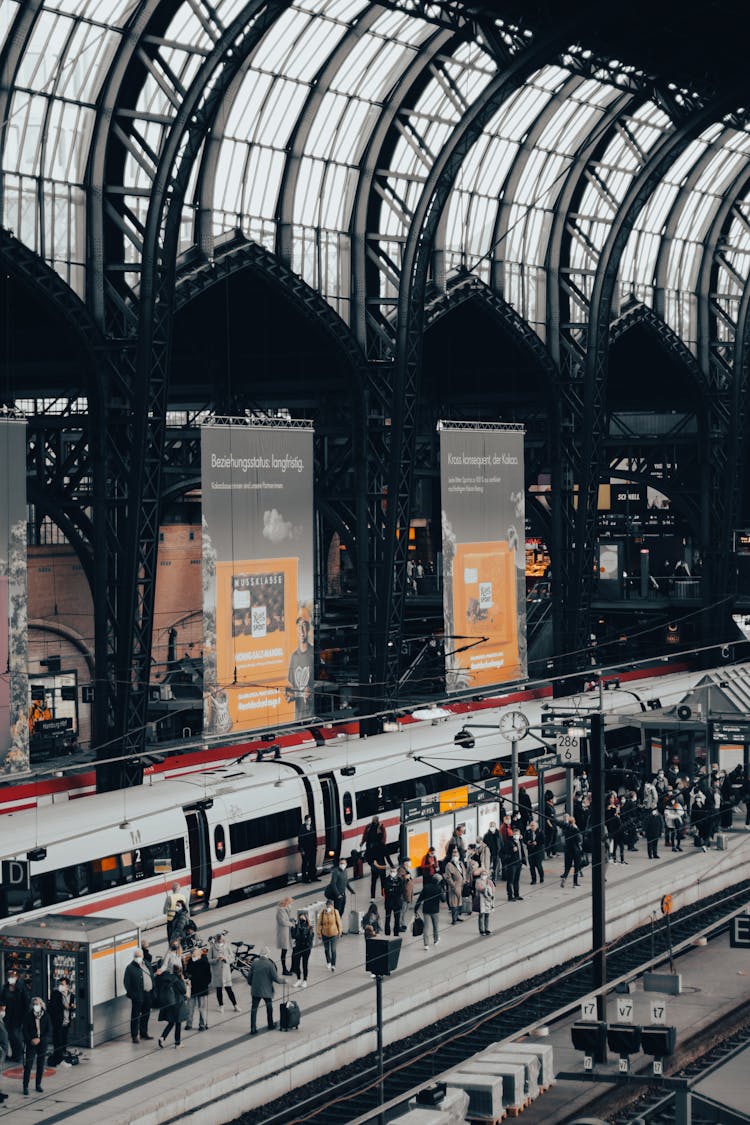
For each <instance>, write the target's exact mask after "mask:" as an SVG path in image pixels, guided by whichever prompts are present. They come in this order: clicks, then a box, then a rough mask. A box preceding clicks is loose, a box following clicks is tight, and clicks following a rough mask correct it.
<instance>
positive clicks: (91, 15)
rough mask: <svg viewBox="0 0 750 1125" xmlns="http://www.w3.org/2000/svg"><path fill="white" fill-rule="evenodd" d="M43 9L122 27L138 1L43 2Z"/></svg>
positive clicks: (60, 0)
mask: <svg viewBox="0 0 750 1125" xmlns="http://www.w3.org/2000/svg"><path fill="white" fill-rule="evenodd" d="M45 7H47V8H51V9H53V10H54V9H56V10H57V11H60V12H69V13H70V14H71V15H75V16H82V17H84V18H85V19H87V20H99V21H101V22H102V23H106V24H109V25H110V26H116V27H122V25H123V24H124V23H125V20H126V19H127V18H128V16H129V15H130V14H131V12H133V11H134V10H135V9H136V8H137V7H138V0H45Z"/></svg>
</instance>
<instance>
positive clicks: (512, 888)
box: [501, 830, 526, 902]
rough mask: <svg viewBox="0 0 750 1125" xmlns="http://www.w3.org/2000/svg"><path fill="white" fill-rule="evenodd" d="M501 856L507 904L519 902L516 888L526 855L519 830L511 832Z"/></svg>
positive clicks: (519, 898) (519, 896)
mask: <svg viewBox="0 0 750 1125" xmlns="http://www.w3.org/2000/svg"><path fill="white" fill-rule="evenodd" d="M501 856H502V861H503V878H504V879H505V890H506V891H507V894H508V902H521V901H522V899H521V895H520V894H519V893H518V888H519V883H520V880H521V867H522V866H523V864H524V863H525V862H526V853H525V849H524V846H523V840H522V839H521V833H520V831H519V830H516V831H515V832H513V833H512V835H511V836H510V837H509V838H507V839H506V840H505V841H504V843H503V850H502V852H501Z"/></svg>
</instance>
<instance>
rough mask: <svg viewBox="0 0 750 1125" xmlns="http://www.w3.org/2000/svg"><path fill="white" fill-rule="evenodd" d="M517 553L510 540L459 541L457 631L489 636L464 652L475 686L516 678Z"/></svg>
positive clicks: (455, 602) (455, 581)
mask: <svg viewBox="0 0 750 1125" xmlns="http://www.w3.org/2000/svg"><path fill="white" fill-rule="evenodd" d="M516 597H517V594H516V567H515V557H514V554H513V552H512V551H511V549H510V545H509V544H508V542H507V541H505V540H499V541H496V542H486V543H458V544H456V553H455V557H454V560H453V613H454V627H455V631H456V634H457V635H458V636H463V637H467V638H468V637H477V638H478V637H482V636H484V637H486V638H487V640H486V641H482V642H481V643H479V644H474V645H472V647H471V648H468V649H467V650H466V651H464V652H462V653H461V654H460V655H461V660H462V663H465V667H466V670H467V671H468V673H469V683H470V684H471V686H472V687H475V686H476V687H479V686H484V685H486V684H496V683H499V682H502V681H503V680H510V679H515V678H517V677H518V676H519V675H520V674H521V671H520V669H519V652H518V612H517V606H516Z"/></svg>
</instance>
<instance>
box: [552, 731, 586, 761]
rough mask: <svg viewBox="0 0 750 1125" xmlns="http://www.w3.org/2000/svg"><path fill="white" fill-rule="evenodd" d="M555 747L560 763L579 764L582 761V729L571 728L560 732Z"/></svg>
mask: <svg viewBox="0 0 750 1125" xmlns="http://www.w3.org/2000/svg"><path fill="white" fill-rule="evenodd" d="M555 749H556V751H557V756H558V758H559V759H560V765H562V766H571V765H578V764H579V763H580V761H581V731H579V730H574V729H570V730H566V731H564V732H562V733H561V734H558V736H557V738H556V739H555Z"/></svg>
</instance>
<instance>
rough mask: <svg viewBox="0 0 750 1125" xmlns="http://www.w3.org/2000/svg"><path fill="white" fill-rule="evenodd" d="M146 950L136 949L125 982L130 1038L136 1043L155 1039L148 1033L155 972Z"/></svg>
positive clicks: (126, 972)
mask: <svg viewBox="0 0 750 1125" xmlns="http://www.w3.org/2000/svg"><path fill="white" fill-rule="evenodd" d="M150 959H151V955H150V954H149V961H148V962H147V961H146V950H145V949H140V948H139V949H136V950H135V952H134V953H133V960H132V961H131V962H130V964H129V965H128V966H127V967H126V969H125V974H124V977H123V984H124V986H125V995H126V996H127V997H128V999H129V1000H130V1038H131V1039H132V1040H133V1042H134V1043H138V1042H139V1040H140V1039H153V1036H152V1035H149V1033H148V1017H149V1016H150V1015H151V1000H152V998H153V995H154V974H153V972H152V970H151V967H150Z"/></svg>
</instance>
